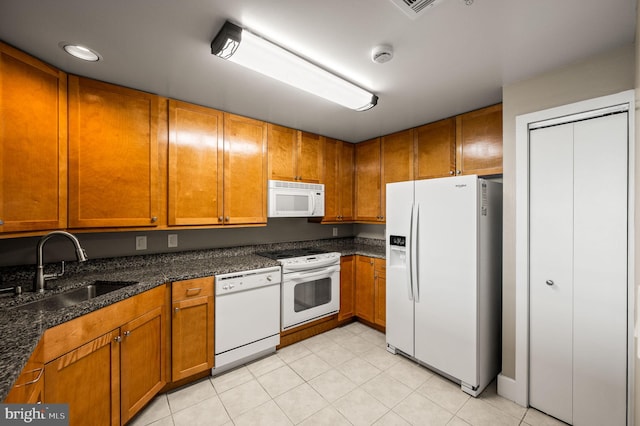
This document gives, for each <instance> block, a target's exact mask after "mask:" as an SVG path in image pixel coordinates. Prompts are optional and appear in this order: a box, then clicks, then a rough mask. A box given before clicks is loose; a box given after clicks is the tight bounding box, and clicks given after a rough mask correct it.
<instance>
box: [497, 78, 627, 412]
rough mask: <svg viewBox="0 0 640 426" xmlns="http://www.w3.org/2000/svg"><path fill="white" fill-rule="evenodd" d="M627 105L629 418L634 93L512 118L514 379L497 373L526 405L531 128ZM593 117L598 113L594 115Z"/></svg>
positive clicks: (502, 385) (503, 386)
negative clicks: (547, 122) (513, 159)
mask: <svg viewBox="0 0 640 426" xmlns="http://www.w3.org/2000/svg"><path fill="white" fill-rule="evenodd" d="M618 105H626V107H627V108H628V111H629V114H628V117H629V123H628V129H629V140H628V149H629V151H628V152H629V155H628V171H629V174H628V177H629V178H628V203H629V204H628V206H629V207H628V211H627V220H628V235H627V241H628V253H627V256H628V257H627V269H628V277H627V304H628V309H627V311H628V318H627V326H628V330H629V332H628V336H627V350H628V356H627V359H628V361H627V363H628V365H627V371H628V382H627V418H628V419H633V417H634V404H633V402H634V389H633V388H634V381H635V370H634V360H635V351H634V347H635V345H634V337H633V330H634V322H635V303H634V301H635V295H634V280H635V278H634V277H635V271H634V257H635V247H634V238H635V236H634V229H635V226H634V217H633V212H634V205H635V198H634V192H635V185H634V181H635V170H634V162H635V155H636V154H635V150H634V146H635V98H634V91H633V90H627V91H624V92H620V93H617V94H614V95H609V96H603V97H599V98H595V99H590V100H586V101H581V102H576V103H573V104H568V105H564V106H561V107H556V108H551V109H547V110H543V111H538V112H534V113H529V114H524V115H519V116H517V117H516V170H515V176H516V184H515V204H516V211H515V213H516V216H515V219H516V223H515V240H516V253H515V257H516V264H515V268H516V288H515V298H516V300H515V302H516V314H515V352H516V353H515V364H516V365H515V376H516V377H515V378H509V377H506V376H503V375H499V376H498V393H499V394H500V395H502V396H504V397H506V398H509V399H512V400H513V401H515V402H516V403H518V404H520V405H522V406H525V407H528V406H529V128H530V127H531V126H532V125H535V124H537V123H539V122H542V121H547V120H557V124H560V123H564V122H570V121H575V120H576V118H578V117H577V115H578V114H584V118H589V114H590V113H591V114H592V112H593V111H596V110H601V109H604V108H610V107H614V106H618ZM596 116H597V115H596Z"/></svg>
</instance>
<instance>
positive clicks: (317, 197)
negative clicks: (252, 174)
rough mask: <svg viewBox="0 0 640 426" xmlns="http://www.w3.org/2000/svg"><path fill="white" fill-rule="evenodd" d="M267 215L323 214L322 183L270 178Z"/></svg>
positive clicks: (309, 215) (320, 215) (302, 215)
mask: <svg viewBox="0 0 640 426" xmlns="http://www.w3.org/2000/svg"><path fill="white" fill-rule="evenodd" d="M267 216H268V217H315V216H319V217H322V216H324V184H319V183H304V182H287V181H282V180H270V181H269V203H268V213H267Z"/></svg>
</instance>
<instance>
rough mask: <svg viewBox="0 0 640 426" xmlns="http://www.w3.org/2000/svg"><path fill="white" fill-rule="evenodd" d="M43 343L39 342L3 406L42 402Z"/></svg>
mask: <svg viewBox="0 0 640 426" xmlns="http://www.w3.org/2000/svg"><path fill="white" fill-rule="evenodd" d="M43 347H44V345H43V342H42V340H40V343H38V346H36V349H35V350H34V351H33V353H32V354H31V356H30V357H29V360H28V361H27V363H26V364H25V366H24V368H23V369H22V372H21V373H20V376H19V377H18V379H17V380H16V382H15V384H14V385H13V387H12V388H11V390H10V391H9V394H8V395H7V397H6V398H5V399H4V403H5V404H38V403H43V402H44V362H43Z"/></svg>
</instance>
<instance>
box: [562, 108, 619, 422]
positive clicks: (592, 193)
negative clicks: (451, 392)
mask: <svg viewBox="0 0 640 426" xmlns="http://www.w3.org/2000/svg"><path fill="white" fill-rule="evenodd" d="M574 134H575V136H574V138H575V143H574V179H575V180H574V181H575V184H574V228H573V230H574V237H573V251H574V264H573V277H574V290H573V405H574V409H573V423H574V424H576V425H605V424H606V425H624V424H625V422H626V384H627V381H626V380H627V379H626V377H627V114H626V113H621V114H615V115H610V116H605V117H600V118H596V119H591V120H586V121H581V122H577V123H575V129H574Z"/></svg>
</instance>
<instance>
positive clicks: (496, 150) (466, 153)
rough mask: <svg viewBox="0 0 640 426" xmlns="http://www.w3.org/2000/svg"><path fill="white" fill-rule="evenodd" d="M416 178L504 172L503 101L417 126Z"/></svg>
mask: <svg viewBox="0 0 640 426" xmlns="http://www.w3.org/2000/svg"><path fill="white" fill-rule="evenodd" d="M415 152H416V155H415V176H416V179H430V178H436V177H445V176H454V175H471V174H477V175H481V176H483V175H484V176H486V175H493V174H500V173H502V104H497V105H492V106H490V107H486V108H482V109H479V110H476V111H471V112H468V113H466V114H462V115H458V116H456V117H451V118H447V119H444V120H440V121H436V122H434V123H429V124H425V125H424V126H420V127H417V128H416V129H415Z"/></svg>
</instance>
